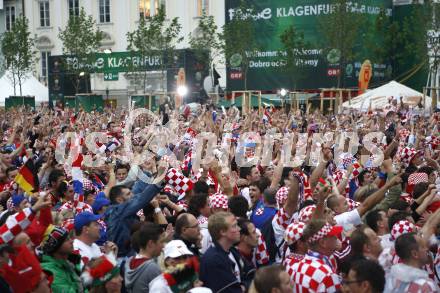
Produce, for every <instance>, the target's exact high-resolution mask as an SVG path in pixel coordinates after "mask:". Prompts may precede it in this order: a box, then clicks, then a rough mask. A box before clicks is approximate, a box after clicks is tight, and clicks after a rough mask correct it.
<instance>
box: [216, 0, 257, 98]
mask: <svg viewBox="0 0 440 293" xmlns="http://www.w3.org/2000/svg"><path fill="white" fill-rule="evenodd" d="M254 13H255V11H254V9H253V8H252V7H251V6H249V5H248V4H247V3H246V2H245V1H241V2H240V6H239V7H238V8H237V9H235V11H234V15H233V17H232V19H231V20H230V21H229V22H227V23H226V24H225V25H224V26H223V35H222V39H223V40H224V54H225V59H226V66H227V67H229V68H240V69H241V72H242V74H243V79H244V90H245V91H246V90H247V75H248V70H249V61H250V59H251V58H252V56H253V54H254V52H255V51H256V50H257V49H258V47H257V43H256V39H255V27H254V22H253V16H254Z"/></svg>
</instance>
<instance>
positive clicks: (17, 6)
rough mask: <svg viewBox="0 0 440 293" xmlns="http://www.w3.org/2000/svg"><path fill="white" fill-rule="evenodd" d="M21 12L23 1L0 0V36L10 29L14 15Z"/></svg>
mask: <svg viewBox="0 0 440 293" xmlns="http://www.w3.org/2000/svg"><path fill="white" fill-rule="evenodd" d="M22 13H23V1H21V0H0V36H3V34H4V33H5V32H6V31H8V30H10V29H11V27H12V25H13V24H14V22H15V19H16V17H18V16H19V15H21V14H22ZM0 64H1V66H0V76H2V75H3V73H4V66H3V55H2V54H1V51H0Z"/></svg>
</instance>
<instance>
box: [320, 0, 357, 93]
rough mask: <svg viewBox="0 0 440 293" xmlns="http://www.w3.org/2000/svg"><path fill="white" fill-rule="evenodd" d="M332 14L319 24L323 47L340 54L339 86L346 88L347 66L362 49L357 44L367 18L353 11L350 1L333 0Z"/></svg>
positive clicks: (329, 51) (324, 17) (325, 16)
mask: <svg viewBox="0 0 440 293" xmlns="http://www.w3.org/2000/svg"><path fill="white" fill-rule="evenodd" d="M331 5H332V10H333V12H332V13H329V14H327V15H324V16H323V17H322V18H321V20H320V21H319V23H318V28H319V30H320V32H321V33H322V35H323V39H322V41H323V46H324V48H325V49H326V51H327V53H335V54H339V56H340V58H339V62H338V63H337V64H335V65H337V66H338V68H339V75H338V80H337V86H338V87H341V86H344V84H343V83H344V80H343V76H344V69H345V65H346V64H347V63H348V62H350V61H352V60H353V59H354V58H355V57H356V53H357V52H359V51H360V48H356V43H357V41H358V40H359V38H360V37H361V36H362V31H363V29H364V25H365V16H364V15H363V14H359V13H356V12H354V11H353V10H352V7H351V2H350V1H348V0H332V1H331Z"/></svg>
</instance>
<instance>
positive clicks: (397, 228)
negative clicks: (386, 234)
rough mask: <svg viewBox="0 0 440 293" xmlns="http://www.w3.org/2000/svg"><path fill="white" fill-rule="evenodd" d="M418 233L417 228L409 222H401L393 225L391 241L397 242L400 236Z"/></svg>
mask: <svg viewBox="0 0 440 293" xmlns="http://www.w3.org/2000/svg"><path fill="white" fill-rule="evenodd" d="M415 231H417V227H416V226H415V225H414V224H413V223H411V222H410V221H408V220H401V221H399V222H397V223H395V224H394V225H393V229H391V239H392V240H396V239H397V238H398V237H399V236H400V235H403V234H406V233H411V232H415Z"/></svg>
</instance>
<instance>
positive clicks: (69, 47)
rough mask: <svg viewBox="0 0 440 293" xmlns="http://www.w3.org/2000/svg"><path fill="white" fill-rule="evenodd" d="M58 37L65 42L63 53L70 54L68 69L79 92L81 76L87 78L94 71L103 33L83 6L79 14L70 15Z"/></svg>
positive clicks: (76, 90)
mask: <svg viewBox="0 0 440 293" xmlns="http://www.w3.org/2000/svg"><path fill="white" fill-rule="evenodd" d="M58 37H59V38H60V40H61V41H62V42H63V54H65V55H68V56H69V58H68V60H67V63H68V64H67V71H68V72H69V73H70V74H72V75H74V82H73V86H74V87H75V92H76V93H78V91H79V83H80V79H81V76H82V75H84V76H85V78H87V77H88V76H89V75H90V73H92V72H93V63H94V61H95V53H96V52H97V51H98V49H99V47H100V46H101V41H102V39H103V33H102V31H100V30H99V28H97V27H96V22H95V20H93V17H92V16H91V15H86V12H85V10H84V8H83V7H81V10H80V12H79V15H78V16H76V15H70V16H69V21H68V22H67V25H66V27H65V28H64V29H63V30H61V29H60V31H59V34H58ZM86 84H87V83H86ZM86 91H88V89H86Z"/></svg>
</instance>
